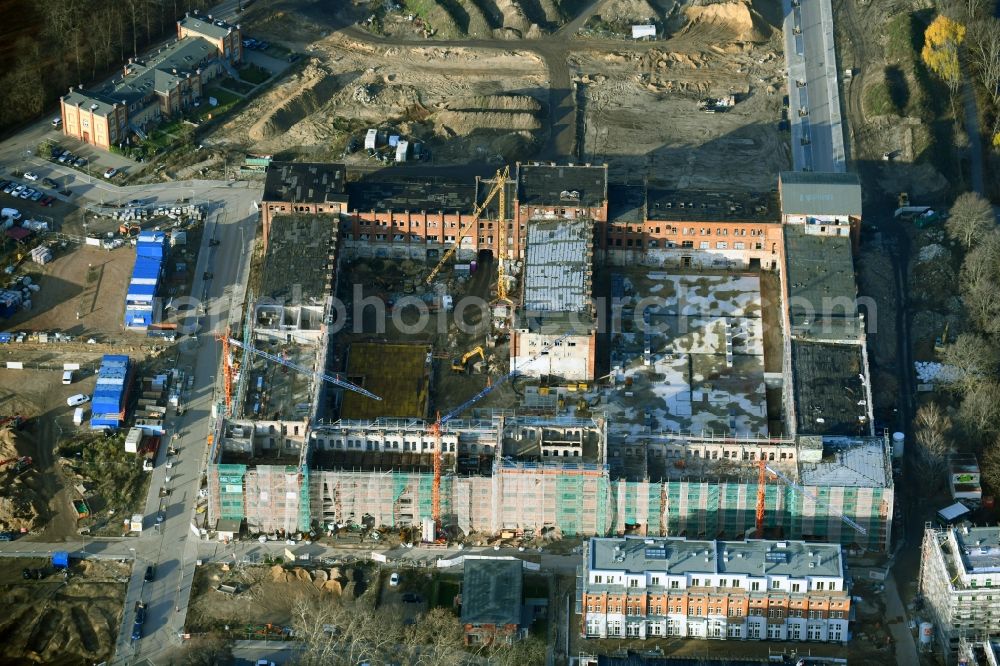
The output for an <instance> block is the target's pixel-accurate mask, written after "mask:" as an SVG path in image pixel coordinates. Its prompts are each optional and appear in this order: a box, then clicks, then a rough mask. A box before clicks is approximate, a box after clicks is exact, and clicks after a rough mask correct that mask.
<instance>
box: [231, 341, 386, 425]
mask: <svg viewBox="0 0 1000 666" xmlns="http://www.w3.org/2000/svg"><path fill="white" fill-rule="evenodd" d="M220 339H221V340H222V375H223V388H224V394H225V401H226V411H227V413H229V410H230V409H231V408H232V395H233V393H232V382H233V378H234V377H235V372H234V371H233V368H234V362H233V359H232V358H231V356H230V350H229V347H230V346H233V347H238V348H240V349H242V350H243V351H244V352H247V353H250V354H254V355H256V356H260V357H261V358H263V359H265V360H268V361H271V362H273V363H277V364H279V365H281V366H283V367H284V368H286V369H291V370H294V371H296V372H299V373H302V374H303V375H309V376H311V377H313V379H315V380H317V381H321V382H328V383H330V384H333V385H334V386H339V387H340V388H342V389H347V390H348V391H354V392H355V393H360V394H361V395H363V396H365V397H367V398H371V399H372V400H381V399H382V398H380V397H379V396H377V395H375V394H374V393H372V392H371V391H366V390H365V389H363V388H361V387H360V386H358V385H356V384H352V383H351V382H349V381H347V380H346V379H342V378H340V377H339V376H337V375H330V374H327V373H325V372H318V371H315V370H310V369H309V368H304V367H302V366H301V365H296V364H295V363H292V362H291V361H288V360H285V359H283V358H281V357H280V356H275V355H274V354H269V353H268V352H266V351H262V350H260V349H257V348H256V347H254V346H252V345H249V344H245V343H243V342H240V341H239V340H237V339H236V338H231V337H229V333H228V331H227V333H226V334H224V335H222V336H221V337H220ZM244 358H245V357H244ZM243 365H244V366H246V362H245V361H244V363H243Z"/></svg>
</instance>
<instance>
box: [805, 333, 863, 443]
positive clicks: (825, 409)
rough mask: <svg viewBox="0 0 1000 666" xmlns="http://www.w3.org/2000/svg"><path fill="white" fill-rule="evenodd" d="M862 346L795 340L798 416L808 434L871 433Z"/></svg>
mask: <svg viewBox="0 0 1000 666" xmlns="http://www.w3.org/2000/svg"><path fill="white" fill-rule="evenodd" d="M863 365H864V363H863V358H862V356H861V346H860V345H848V344H830V343H825V342H806V341H803V340H792V374H793V376H794V381H793V385H794V387H795V407H796V409H795V418H796V420H797V421H798V432H799V433H801V434H804V435H859V434H864V433H867V432H868V428H869V427H870V425H871V424H870V423H869V422H868V421H867V420H861V419H860V418H859V417H861V416H865V417H866V418H867V415H868V412H869V410H868V409H867V407H866V406H865V405H864V404H860V405H859V404H858V403H864V401H865V400H866V399H867V392H866V390H865V386H864V384H863V383H862V381H861V375H862V374H863V373H864V371H865V369H864V367H863Z"/></svg>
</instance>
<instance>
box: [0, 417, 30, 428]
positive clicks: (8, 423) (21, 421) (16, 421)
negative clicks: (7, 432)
mask: <svg viewBox="0 0 1000 666" xmlns="http://www.w3.org/2000/svg"><path fill="white" fill-rule="evenodd" d="M27 422H28V420H27V419H25V418H22V417H21V415H20V414H14V416H5V417H3V418H0V428H5V427H6V428H13V429H14V430H20V429H21V428H23V427H24V426H25V424H26V423H27Z"/></svg>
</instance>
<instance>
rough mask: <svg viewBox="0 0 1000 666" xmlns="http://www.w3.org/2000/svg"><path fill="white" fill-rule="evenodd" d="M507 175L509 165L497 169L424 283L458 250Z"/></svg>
mask: <svg viewBox="0 0 1000 666" xmlns="http://www.w3.org/2000/svg"><path fill="white" fill-rule="evenodd" d="M509 177H510V167H504V169H503V173H501V172H500V171H499V170H497V175H496V180H495V181H494V183H493V187H492V188H490V191H489V194H487V195H486V198H485V199H483V203H481V204H479V205H478V206H476V211H475V213H473V215H472V219H471V220H469V221H468V222H467V223H466V224H465V226H463V227H462V229H461V231H459V233H458V238H456V239H455V242H454V243H453V244H452V246H451V247H449V248H448V249H447V251H445V253H444V254H443V255H442V256H441V261H439V262H438V263H437V266H435V267H434V270H432V271H431V272H430V274H429V275H428V276H427V280H425V283H426V284H430V283H431V282H433V281H434V278H436V277H437V274H438V273H440V272H441V269H442V268H443V267H444V265H445V263H447V261H448V260H449V259H451V257H452V255H453V254H455V252H457V251H458V248H459V246H460V245H461V244H462V240H463V239H464V238H465V237H466V236H468V235H469V232H470V231H472V230H473V229H474V228H475V226H476V223H477V222H478V221H479V217H480V216H481V215H482V214H483V211H485V210H486V207H487V206H489V205H490V203H491V202H492V201H493V199H494V198H495V197H496V196H497V194H500V192H501V191H502V190H503V188H504V186H505V185H506V184H507V178H509Z"/></svg>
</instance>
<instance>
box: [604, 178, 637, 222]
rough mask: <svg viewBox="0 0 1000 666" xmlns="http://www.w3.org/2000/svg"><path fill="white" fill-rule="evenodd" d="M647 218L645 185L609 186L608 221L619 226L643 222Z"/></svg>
mask: <svg viewBox="0 0 1000 666" xmlns="http://www.w3.org/2000/svg"><path fill="white" fill-rule="evenodd" d="M645 218H646V187H645V186H644V185H621V184H609V185H608V221H610V222H616V223H618V224H625V223H631V222H642V221H644V220H645Z"/></svg>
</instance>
